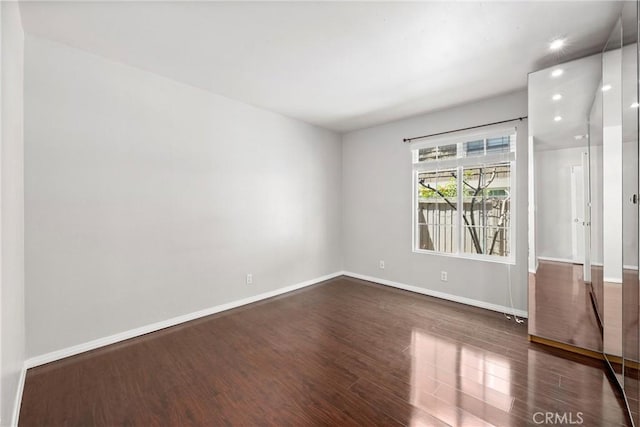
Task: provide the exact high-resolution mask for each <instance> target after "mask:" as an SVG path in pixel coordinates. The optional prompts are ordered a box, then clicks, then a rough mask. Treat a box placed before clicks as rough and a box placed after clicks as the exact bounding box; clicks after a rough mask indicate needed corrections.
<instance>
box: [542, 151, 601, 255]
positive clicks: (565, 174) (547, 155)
mask: <svg viewBox="0 0 640 427" xmlns="http://www.w3.org/2000/svg"><path fill="white" fill-rule="evenodd" d="M596 148H597V147H596ZM587 151H588V147H586V146H585V147H577V148H565V149H560V150H544V151H537V152H536V153H535V164H536V177H535V181H536V183H535V186H536V196H537V202H536V203H537V205H536V212H537V214H538V216H537V218H536V227H537V228H536V231H537V234H538V236H537V246H536V251H537V256H538V257H550V258H559V259H564V260H572V259H573V245H572V238H573V233H572V230H573V216H572V214H571V166H580V165H582V156H583V154H582V153H585V152H587ZM597 151H598V150H597V149H594V151H593V153H592V155H594V156H601V154H598V153H597ZM584 173H586V171H585V172H584ZM594 179H598V178H597V177H596V176H594ZM585 197H586V196H585ZM594 197H595V198H596V200H598V199H599V195H597V194H594ZM594 246H596V247H597V246H598V244H597V242H594ZM591 256H592V261H593V262H600V263H601V262H602V258H601V256H600V255H599V254H596V253H594V254H591Z"/></svg>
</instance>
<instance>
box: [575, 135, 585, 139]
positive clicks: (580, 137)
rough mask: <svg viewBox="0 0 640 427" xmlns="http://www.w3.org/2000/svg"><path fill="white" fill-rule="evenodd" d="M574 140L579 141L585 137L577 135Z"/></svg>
mask: <svg viewBox="0 0 640 427" xmlns="http://www.w3.org/2000/svg"><path fill="white" fill-rule="evenodd" d="M574 138H575V139H577V140H580V139H582V138H584V135H576V136H574Z"/></svg>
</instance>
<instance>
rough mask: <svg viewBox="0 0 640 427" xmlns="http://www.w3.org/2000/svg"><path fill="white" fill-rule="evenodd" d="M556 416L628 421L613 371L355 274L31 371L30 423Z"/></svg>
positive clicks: (371, 421)
mask: <svg viewBox="0 0 640 427" xmlns="http://www.w3.org/2000/svg"><path fill="white" fill-rule="evenodd" d="M469 285H470V286H472V284H471V283H470V284H469ZM545 412H552V413H558V414H560V415H562V414H567V416H572V417H573V420H576V419H577V417H578V415H580V417H581V419H582V420H583V421H584V425H589V426H605V425H606V426H619V425H627V420H626V418H625V412H624V411H623V408H622V400H621V399H620V396H618V395H617V394H616V390H615V389H614V387H612V385H611V383H610V382H609V379H608V378H607V375H606V374H605V371H604V369H603V363H602V362H601V361H597V360H593V359H588V358H585V357H581V356H578V355H574V354H570V353H564V352H562V351H561V350H553V349H550V348H547V347H544V346H541V345H537V344H533V343H529V342H528V339H527V327H526V325H523V324H516V323H515V322H514V321H513V320H508V319H506V317H505V316H504V315H502V314H500V313H494V312H490V311H486V310H482V309H478V308H474V307H469V306H465V305H461V304H456V303H452V302H448V301H443V300H439V299H436V298H430V297H426V296H422V295H417V294H413V293H410V292H405V291H400V290H396V289H392V288H388V287H385V286H381V285H376V284H371V283H368V282H364V281H360V280H356V279H350V278H344V277H343V278H338V279H333V280H330V281H327V282H324V283H322V284H318V285H315V286H312V287H308V288H305V289H302V290H300V291H296V292H293V293H290V294H286V295H283V296H280V297H277V298H273V299H270V300H266V301H263V302H260V303H256V304H252V305H249V306H245V307H242V308H239V309H235V310H230V311H227V312H224V313H220V314H217V315H214V316H209V317H206V318H203V319H199V320H196V321H193V322H189V323H186V324H183V325H180V326H176V327H173V328H169V329H165V330H163V331H159V332H156V333H153V334H149V335H146V336H143V337H140V338H136V339H132V340H129V341H126V342H122V343H119V344H115V345H112V346H109V347H105V348H102V349H98V350H94V351H92V352H89V353H84V354H82V355H78V356H74V357H71V358H68V359H65V360H62V361H58V362H54V363H51V364H48V365H44V366H40V367H37V368H33V369H30V370H29V371H28V373H27V378H26V384H25V389H24V397H23V403H22V410H21V414H20V425H21V426H119V425H127V426H133V425H138V426H160V425H176V426H188V425H206V426H219V425H277V426H304V425H331V426H337V425H361V426H373V425H385V426H393V425H414V426H445V425H451V426H473V427H476V426H483V425H491V424H493V425H498V426H508V425H513V426H523V425H538V424H536V418H534V416H536V415H535V414H536V413H545ZM578 413H580V414H578ZM569 414H570V415H569ZM542 416H544V415H542ZM540 417H541V415H537V420H540V419H541V418H540ZM566 419H567V420H568V418H566Z"/></svg>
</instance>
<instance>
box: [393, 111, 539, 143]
mask: <svg viewBox="0 0 640 427" xmlns="http://www.w3.org/2000/svg"><path fill="white" fill-rule="evenodd" d="M526 118H528V116H523V117H516V118H515V119H510V120H502V121H500V122H493V123H487V124H486V125H478V126H470V127H468V128H461V129H455V130H448V131H446V132H438V133H432V134H431V135H422V136H414V137H413V138H404V139H403V140H402V142H411V141H413V140H415V139H423V138H429V137H432V136H438V135H445V134H448V133H453V132H460V131H463V130H471V129H477V128H483V127H485V126H493V125H499V124H502V123H509V122H515V121H516V120H519V121H523V120H524V119H526Z"/></svg>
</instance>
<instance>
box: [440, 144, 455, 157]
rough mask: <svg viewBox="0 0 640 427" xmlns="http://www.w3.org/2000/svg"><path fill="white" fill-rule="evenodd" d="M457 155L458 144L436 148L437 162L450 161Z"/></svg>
mask: <svg viewBox="0 0 640 427" xmlns="http://www.w3.org/2000/svg"><path fill="white" fill-rule="evenodd" d="M457 155H458V144H450V145H441V146H439V147H438V160H442V159H450V158H453V157H456V156H457Z"/></svg>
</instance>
